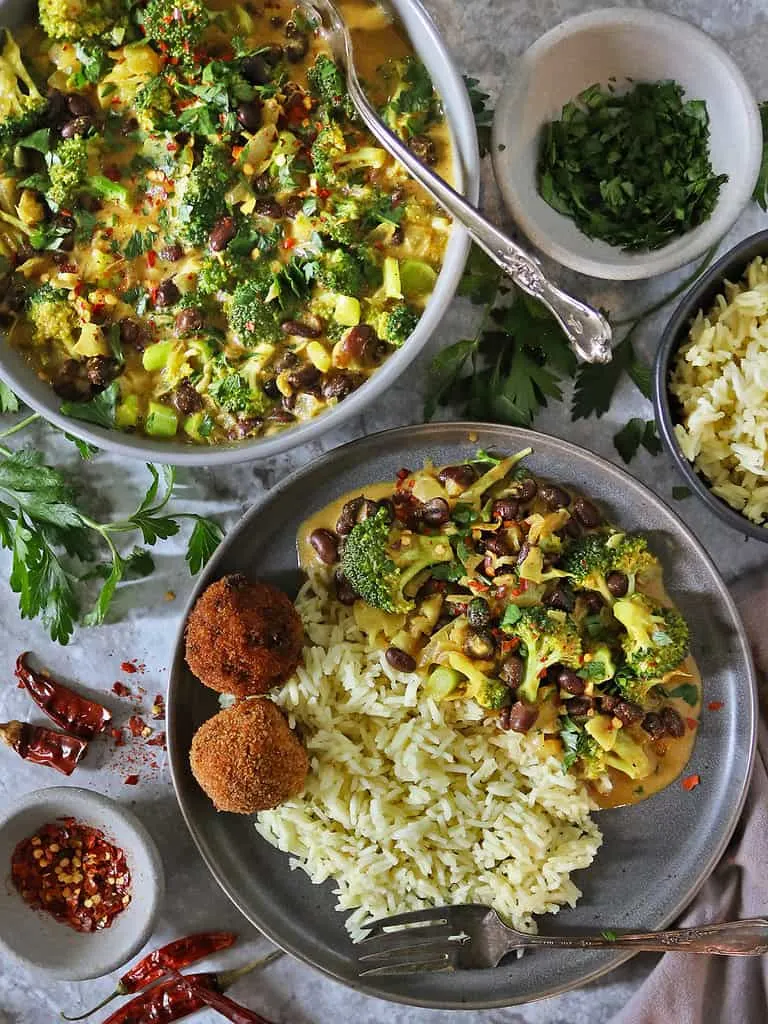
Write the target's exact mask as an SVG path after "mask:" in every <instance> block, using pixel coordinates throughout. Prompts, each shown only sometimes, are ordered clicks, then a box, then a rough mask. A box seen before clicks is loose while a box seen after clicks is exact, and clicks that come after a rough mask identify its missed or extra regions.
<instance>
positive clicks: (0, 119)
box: [0, 29, 47, 139]
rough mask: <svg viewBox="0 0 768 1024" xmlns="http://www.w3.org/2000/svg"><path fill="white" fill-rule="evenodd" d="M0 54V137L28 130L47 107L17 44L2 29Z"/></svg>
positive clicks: (13, 136)
mask: <svg viewBox="0 0 768 1024" xmlns="http://www.w3.org/2000/svg"><path fill="white" fill-rule="evenodd" d="M4 31H5V34H4V38H3V49H2V52H1V53H0V139H10V138H18V137H20V136H22V135H25V134H26V133H27V132H29V131H31V130H32V128H34V126H35V125H36V124H37V123H38V121H39V120H40V118H41V117H42V115H43V113H44V111H45V108H46V106H47V102H46V100H45V99H44V98H43V96H41V95H40V92H39V90H38V88H37V86H36V85H35V83H34V81H33V80H32V77H31V76H30V74H29V72H28V71H27V69H26V68H25V67H24V64H23V62H22V59H21V53H20V52H19V47H18V46H17V44H16V40H15V39H14V38H13V36H12V35H11V33H10V32H9V31H8V29H5V30H4Z"/></svg>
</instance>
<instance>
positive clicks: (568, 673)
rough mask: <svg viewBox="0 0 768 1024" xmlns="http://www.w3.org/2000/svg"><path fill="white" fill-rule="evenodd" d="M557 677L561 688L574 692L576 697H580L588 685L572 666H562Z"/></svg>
mask: <svg viewBox="0 0 768 1024" xmlns="http://www.w3.org/2000/svg"><path fill="white" fill-rule="evenodd" d="M555 678H556V679H557V685H558V686H559V687H560V689H561V690H565V692H566V693H572V694H573V695H574V696H576V697H580V696H581V695H582V694H583V693H584V690H585V689H586V686H587V684H586V682H585V681H584V680H583V679H582V678H581V676H579V675H577V674H576V673H575V672H574V671H573V669H572V668H565V667H562V668H561V669H560V671H559V672H558V673H557V676H556V677H555Z"/></svg>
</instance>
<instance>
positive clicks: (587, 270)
mask: <svg viewBox="0 0 768 1024" xmlns="http://www.w3.org/2000/svg"><path fill="white" fill-rule="evenodd" d="M612 76H613V77H615V79H616V82H617V83H618V85H619V86H620V85H621V83H622V82H625V81H626V80H627V79H628V78H631V79H633V80H634V81H646V82H654V81H659V80H662V79H674V80H675V81H677V82H679V83H680V85H682V86H683V88H684V89H685V94H686V97H687V98H689V99H702V100H705V101H706V104H707V110H708V111H709V118H710V155H711V160H712V167H713V169H714V171H715V173H717V174H721V173H725V174H727V175H728V181H727V182H726V183H725V184H724V185H723V186H722V188H721V190H720V196H719V199H718V202H717V206H716V207H715V209H714V211H713V213H712V216H711V217H710V218H709V220H707V221H705V222H704V223H703V224H701V225H700V226H699V227H697V228H695V229H694V230H693V231H689V232H688V233H687V234H685V235H683V236H681V237H680V238H678V239H676V240H675V241H673V242H670V243H669V244H668V245H666V246H664V247H663V248H661V249H655V250H653V251H649V252H638V253H625V252H622V251H621V249H619V248H617V247H614V246H610V245H608V244H607V243H605V242H601V241H597V240H593V239H590V238H588V237H587V236H586V235H585V234H583V233H582V232H581V231H580V230H579V228H577V227H576V224H575V223H574V222H573V221H572V220H570V219H569V218H568V217H565V216H563V215H562V214H560V213H558V212H557V211H556V210H553V209H552V207H551V206H549V205H548V204H547V203H545V202H544V200H543V199H542V198H541V196H540V195H539V194H538V191H537V189H536V164H537V161H538V156H539V142H540V136H541V129H542V126H543V125H544V124H546V123H547V122H549V121H552V120H554V119H556V118H558V117H559V115H560V111H561V110H562V108H563V106H564V105H565V104H566V103H567V102H568V101H569V100H572V99H574V98H575V97H576V96H577V95H578V94H579V93H580V92H581V91H582V90H584V89H586V88H587V87H588V86H590V85H592V84H594V83H595V82H599V83H600V84H601V85H604V86H605V85H607V84H608V81H609V79H610V78H611V77H612ZM493 136H494V138H493V162H494V167H495V171H496V177H497V179H498V182H499V187H500V188H501V191H502V194H503V196H504V200H505V202H506V203H507V206H508V207H509V209H510V211H511V213H512V215H513V217H514V218H515V221H516V222H517V224H518V225H519V226H520V227H521V228H522V230H523V231H524V232H525V234H526V235H527V236H528V237H529V238H530V239H531V241H532V242H533V243H534V244H535V245H536V246H538V248H539V249H541V250H542V252H545V253H546V254H547V255H548V256H551V257H552V258H553V259H555V260H557V261H558V262H559V263H562V264H564V265H565V266H567V267H571V268H572V269H573V270H578V271H580V272H581V273H583V274H589V275H591V276H592V277H600V278H608V279H610V280H614V281H628V280H634V279H637V278H644V277H653V276H654V275H655V274H661V273H663V272H665V271H668V270H674V269H675V268H676V267H680V266H682V265H683V264H685V263H689V262H690V261H691V260H694V259H696V257H697V256H700V255H701V254H702V253H704V252H705V251H706V250H707V249H708V248H709V247H710V246H712V245H713V244H714V243H715V242H717V241H719V239H720V238H722V237H723V235H724V234H725V233H726V232H727V231H728V229H729V228H730V227H731V225H732V224H733V223H734V221H735V220H736V218H737V217H738V215H739V214H740V213H741V211H742V209H743V208H744V206H745V205H746V203H747V202H748V201H749V198H750V196H751V194H752V191H753V189H754V187H755V182H756V181H757V175H758V172H759V168H760V157H761V152H762V132H761V128H760V114H759V111H758V108H757V104H756V102H755V99H754V97H753V96H752V93H751V92H750V89H749V86H748V85H747V83H746V81H745V79H744V76H743V75H742V73H741V71H740V70H739V69H738V67H737V66H736V64H735V63H734V61H733V60H732V59H731V58H730V57H729V56H728V54H727V53H726V52H725V51H724V50H723V49H722V47H720V46H719V45H718V44H717V43H716V42H715V41H714V40H713V39H711V38H710V37H709V36H708V35H706V34H705V33H704V32H702V31H701V30H700V29H698V28H694V26H693V25H689V24H688V23H687V22H685V21H681V20H680V19H679V18H674V17H672V16H670V15H668V14H661V13H659V11H650V10H636V9H628V8H621V7H619V8H609V9H605V10H599V11H592V12H590V13H588V14H582V15H579V16H578V17H576V18H571V19H569V20H568V21H565V22H563V23H562V24H561V25H558V26H557V27H556V28H554V29H552V30H551V31H549V32H547V33H545V35H543V36H541V38H540V39H538V40H537V41H536V42H535V43H534V44H533V45H532V46H531V47H530V48H529V49H528V50H526V52H525V53H524V54H523V55H522V56H521V57H520V58H519V59H517V60H516V62H515V64H514V66H513V67H512V71H511V76H510V78H509V80H508V82H507V84H506V86H505V88H504V91H503V93H502V96H501V99H500V100H499V103H498V105H497V107H496V116H495V120H494V126H493ZM499 147H503V148H501V149H500V148H499Z"/></svg>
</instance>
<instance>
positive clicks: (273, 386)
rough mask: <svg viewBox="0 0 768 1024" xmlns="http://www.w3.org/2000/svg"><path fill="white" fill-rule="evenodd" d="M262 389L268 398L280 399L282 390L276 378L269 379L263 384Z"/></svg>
mask: <svg viewBox="0 0 768 1024" xmlns="http://www.w3.org/2000/svg"><path fill="white" fill-rule="evenodd" d="M261 388H262V391H263V392H264V394H265V395H266V396H267V398H279V397H280V388H279V387H278V386H277V381H276V380H275V378H274V377H267V379H266V380H263V381H262V382H261Z"/></svg>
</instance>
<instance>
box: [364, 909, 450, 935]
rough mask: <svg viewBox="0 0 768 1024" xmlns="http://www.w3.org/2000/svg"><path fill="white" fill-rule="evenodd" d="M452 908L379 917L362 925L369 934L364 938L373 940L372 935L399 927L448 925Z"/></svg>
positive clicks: (412, 911) (413, 911)
mask: <svg viewBox="0 0 768 1024" xmlns="http://www.w3.org/2000/svg"><path fill="white" fill-rule="evenodd" d="M452 910H453V908H452V907H430V908H428V909H427V910H411V911H410V912H409V913H407V914H394V915H393V916H392V917H380V918H378V919H377V920H376V921H371V923H370V924H366V925H364V928H365V930H366V931H367V932H368V933H369V934H368V935H367V936H366V938H368V939H370V938H373V936H374V935H381V934H386V932H387V930H388V929H390V928H397V927H398V926H400V925H418V924H424V925H430V924H448V923H449V921H450V913H451V911H452Z"/></svg>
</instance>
